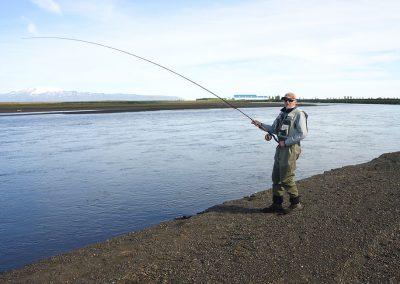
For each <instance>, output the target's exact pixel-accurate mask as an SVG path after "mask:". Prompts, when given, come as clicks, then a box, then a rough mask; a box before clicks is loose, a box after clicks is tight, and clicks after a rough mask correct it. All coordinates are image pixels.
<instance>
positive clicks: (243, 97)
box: [233, 94, 270, 100]
mask: <svg viewBox="0 0 400 284" xmlns="http://www.w3.org/2000/svg"><path fill="white" fill-rule="evenodd" d="M233 99H234V100H268V99H270V98H269V97H268V96H257V95H256V94H236V95H233Z"/></svg>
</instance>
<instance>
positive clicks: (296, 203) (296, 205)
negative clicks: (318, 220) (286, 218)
mask: <svg viewBox="0 0 400 284" xmlns="http://www.w3.org/2000/svg"><path fill="white" fill-rule="evenodd" d="M288 209H289V211H290V212H292V211H300V210H302V209H303V205H302V204H301V203H300V196H296V197H290V206H289V208H288Z"/></svg>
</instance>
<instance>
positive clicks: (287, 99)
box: [282, 98, 295, 103]
mask: <svg viewBox="0 0 400 284" xmlns="http://www.w3.org/2000/svg"><path fill="white" fill-rule="evenodd" d="M282 100H283V101H285V102H289V103H291V102H294V101H295V100H294V99H289V98H282Z"/></svg>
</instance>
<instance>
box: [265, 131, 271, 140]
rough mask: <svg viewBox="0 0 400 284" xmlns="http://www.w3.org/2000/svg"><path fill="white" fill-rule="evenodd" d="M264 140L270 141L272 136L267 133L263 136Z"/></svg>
mask: <svg viewBox="0 0 400 284" xmlns="http://www.w3.org/2000/svg"><path fill="white" fill-rule="evenodd" d="M264 138H265V140H267V141H271V140H272V135H271V134H269V133H267V134H265V137H264Z"/></svg>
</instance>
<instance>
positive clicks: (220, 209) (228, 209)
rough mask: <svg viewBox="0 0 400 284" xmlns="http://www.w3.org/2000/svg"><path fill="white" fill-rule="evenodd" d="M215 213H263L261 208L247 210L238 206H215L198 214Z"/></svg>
mask: <svg viewBox="0 0 400 284" xmlns="http://www.w3.org/2000/svg"><path fill="white" fill-rule="evenodd" d="M208 212H217V213H232V214H260V213H263V208H248V207H243V206H238V205H225V204H220V205H215V206H213V207H210V208H208V209H206V210H204V211H203V212H200V213H199V214H203V213H208Z"/></svg>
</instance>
